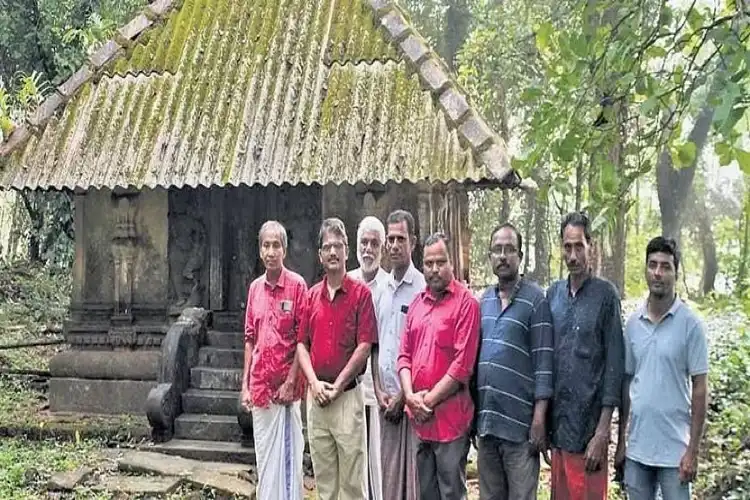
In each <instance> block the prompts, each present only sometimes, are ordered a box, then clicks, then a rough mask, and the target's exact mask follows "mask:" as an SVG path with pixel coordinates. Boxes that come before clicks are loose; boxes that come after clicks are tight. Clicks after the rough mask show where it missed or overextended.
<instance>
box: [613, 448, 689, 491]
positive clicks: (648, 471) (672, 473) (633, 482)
mask: <svg viewBox="0 0 750 500" xmlns="http://www.w3.org/2000/svg"><path fill="white" fill-rule="evenodd" d="M657 486H658V487H659V489H661V498H663V499H664V500H690V483H683V482H682V481H680V469H679V468H677V467H674V468H671V467H651V466H649V465H643V464H642V463H640V462H636V461H634V460H630V459H629V458H628V459H627V460H626V461H625V489H626V491H627V493H628V500H654V499H655V498H656V490H657Z"/></svg>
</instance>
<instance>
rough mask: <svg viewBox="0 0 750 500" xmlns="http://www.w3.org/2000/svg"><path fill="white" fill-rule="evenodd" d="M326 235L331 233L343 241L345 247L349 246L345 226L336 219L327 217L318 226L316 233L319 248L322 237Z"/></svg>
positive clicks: (321, 243) (321, 244)
mask: <svg viewBox="0 0 750 500" xmlns="http://www.w3.org/2000/svg"><path fill="white" fill-rule="evenodd" d="M326 233H333V234H335V235H336V236H338V237H339V238H341V239H342V240H344V244H345V245H348V244H349V238H347V237H346V226H345V225H344V222H343V221H342V220H341V219H339V218H338V217H329V218H328V219H326V220H324V221H323V224H321V225H320V232H319V233H318V247H319V248H320V247H322V246H323V236H325V234H326Z"/></svg>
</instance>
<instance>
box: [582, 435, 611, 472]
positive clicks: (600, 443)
mask: <svg viewBox="0 0 750 500" xmlns="http://www.w3.org/2000/svg"><path fill="white" fill-rule="evenodd" d="M608 442H609V439H608V437H607V435H606V434H604V433H596V434H594V437H592V438H591V441H589V444H588V446H587V447H586V455H585V457H584V458H585V459H586V471H587V472H597V471H599V470H601V467H602V464H604V462H605V460H607V444H608Z"/></svg>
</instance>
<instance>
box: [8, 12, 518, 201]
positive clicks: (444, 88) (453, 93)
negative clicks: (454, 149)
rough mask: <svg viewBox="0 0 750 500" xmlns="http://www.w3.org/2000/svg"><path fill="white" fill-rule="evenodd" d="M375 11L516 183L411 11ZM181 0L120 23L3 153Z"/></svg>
mask: <svg viewBox="0 0 750 500" xmlns="http://www.w3.org/2000/svg"><path fill="white" fill-rule="evenodd" d="M364 2H365V3H366V4H367V5H369V7H370V8H371V9H372V11H373V13H374V17H375V19H376V22H379V23H380V29H381V30H382V32H383V33H384V35H385V36H386V37H388V39H389V40H391V41H392V42H393V43H394V45H396V46H397V47H398V49H399V51H400V52H401V54H402V56H403V58H404V59H405V60H406V61H407V63H408V64H409V65H410V67H411V68H412V69H413V70H414V71H415V72H416V73H417V74H418V75H419V79H420V81H421V82H422V84H423V86H424V87H425V88H426V89H427V90H429V91H430V93H431V94H432V95H433V96H434V97H435V98H436V100H437V102H438V103H439V105H440V108H441V109H442V110H443V112H444V113H445V116H446V118H447V119H448V121H449V123H450V124H451V125H452V126H454V127H455V128H456V129H457V132H458V134H459V137H460V138H461V139H462V140H463V141H465V142H466V143H467V144H468V146H469V147H470V149H471V151H472V153H473V155H474V156H475V158H476V160H477V161H478V162H479V163H481V164H483V165H484V166H485V167H486V168H487V170H489V172H490V173H491V174H492V175H493V176H495V178H496V179H497V181H499V182H501V183H503V184H506V185H508V186H509V187H517V186H518V185H519V183H520V182H521V178H520V176H519V175H518V173H517V172H515V171H514V170H513V169H512V167H511V164H510V158H509V156H508V152H507V147H506V144H505V142H504V141H503V139H502V138H501V137H500V136H499V135H498V134H497V133H495V132H494V131H493V130H492V128H491V127H490V126H489V125H488V124H487V122H486V121H485V120H484V118H483V117H482V116H481V114H480V113H479V112H478V111H477V110H476V109H475V108H474V107H473V106H472V105H471V104H470V103H469V101H468V98H467V95H466V92H465V91H464V90H463V89H462V88H461V87H460V85H459V84H458V82H457V81H456V80H455V78H454V77H453V76H452V74H451V71H450V70H449V69H448V67H447V65H446V64H445V62H444V61H443V60H442V58H441V57H440V56H439V55H437V54H436V53H435V52H434V51H433V50H432V49H431V48H430V47H429V46H428V44H427V42H426V41H425V39H424V38H423V37H422V36H421V35H420V34H419V32H418V31H417V30H416V28H414V26H413V25H412V24H411V23H410V22H409V21H408V20H407V16H406V15H405V13H404V12H403V10H401V8H400V7H399V6H398V5H397V4H396V3H395V2H394V1H393V0H364ZM181 3H182V1H181V0H155V1H154V2H152V3H151V4H149V5H147V6H146V7H145V8H144V9H143V10H142V11H141V12H140V13H139V14H137V15H136V16H135V17H134V18H133V19H132V20H131V21H130V22H128V23H127V24H125V25H124V26H122V27H121V28H119V29H118V30H117V31H116V32H115V36H114V37H113V38H112V39H110V40H108V41H106V42H105V43H104V44H103V45H102V46H101V47H100V48H99V49H98V50H97V51H96V52H94V53H93V54H91V56H90V57H89V58H88V61H87V62H86V63H85V64H84V65H83V66H82V67H81V68H80V69H79V70H78V71H76V72H75V73H74V74H73V75H72V76H71V77H70V78H68V80H67V81H65V82H64V83H62V84H61V85H60V86H58V87H57V88H56V89H55V91H54V92H52V93H51V94H50V95H48V96H47V98H46V99H45V100H44V101H43V102H42V104H41V105H39V107H38V108H37V109H36V111H35V112H34V113H33V114H32V115H30V116H29V117H28V118H27V120H26V123H24V124H22V125H20V126H18V127H17V128H16V129H15V130H14V131H13V132H12V133H11V135H10V137H8V139H7V140H5V141H4V142H3V143H2V144H0V157H8V156H9V155H10V154H11V153H12V152H13V151H15V150H16V149H18V148H19V147H21V146H23V144H24V143H25V142H26V141H27V140H28V139H29V138H30V137H31V135H32V134H38V133H41V131H42V130H43V129H44V127H45V126H46V124H47V122H48V121H49V120H50V118H52V117H53V116H54V114H55V113H56V112H57V111H58V110H59V109H62V107H64V106H65V105H66V104H67V102H68V101H69V100H70V99H71V98H72V97H73V96H75V95H76V93H77V92H78V91H79V90H80V89H81V88H82V87H83V86H84V85H85V84H86V83H87V82H89V81H91V80H94V79H95V78H99V77H100V76H101V74H102V73H103V71H104V69H105V67H106V66H107V65H108V64H109V63H110V62H111V61H113V60H114V59H116V58H117V57H121V56H123V55H124V49H127V48H129V47H131V46H132V45H133V43H135V40H136V39H137V38H138V37H139V36H141V35H142V34H143V33H145V32H146V31H147V30H149V29H151V28H152V27H154V26H155V25H156V24H157V23H158V22H160V21H161V20H163V19H164V18H165V17H166V16H167V15H168V14H169V13H170V12H171V11H172V10H173V9H175V8H177V7H179V5H181Z"/></svg>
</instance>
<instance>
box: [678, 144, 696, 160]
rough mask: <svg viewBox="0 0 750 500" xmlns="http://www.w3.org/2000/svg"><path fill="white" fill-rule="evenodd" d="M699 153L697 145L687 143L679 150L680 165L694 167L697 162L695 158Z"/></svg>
mask: <svg viewBox="0 0 750 500" xmlns="http://www.w3.org/2000/svg"><path fill="white" fill-rule="evenodd" d="M697 153H698V150H697V148H696V147H695V143H694V142H692V141H690V142H686V143H685V144H683V145H682V146H679V147H678V148H677V158H678V159H679V162H680V165H682V166H688V165H692V164H693V162H694V161H695V156H696V154H697Z"/></svg>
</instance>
